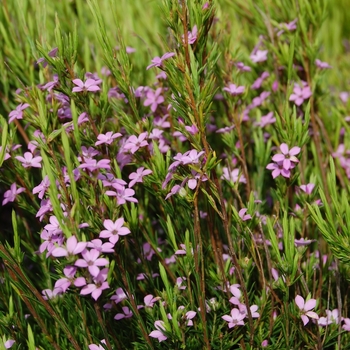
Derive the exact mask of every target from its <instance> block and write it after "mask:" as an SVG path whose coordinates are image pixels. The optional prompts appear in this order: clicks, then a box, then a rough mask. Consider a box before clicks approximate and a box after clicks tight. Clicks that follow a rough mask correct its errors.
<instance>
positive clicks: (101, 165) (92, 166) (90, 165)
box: [79, 159, 111, 171]
mask: <svg viewBox="0 0 350 350" xmlns="http://www.w3.org/2000/svg"><path fill="white" fill-rule="evenodd" d="M110 162H111V161H110V159H101V160H99V161H97V160H96V159H86V161H85V163H83V164H80V165H79V168H80V169H88V170H89V171H94V170H98V169H111V166H110V165H109V163H110Z"/></svg>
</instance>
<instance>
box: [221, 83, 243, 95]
mask: <svg viewBox="0 0 350 350" xmlns="http://www.w3.org/2000/svg"><path fill="white" fill-rule="evenodd" d="M244 89H245V88H244V86H236V84H232V83H229V84H228V87H224V88H223V89H222V90H223V91H227V92H228V93H229V94H230V95H232V96H237V95H241V94H243V93H244Z"/></svg>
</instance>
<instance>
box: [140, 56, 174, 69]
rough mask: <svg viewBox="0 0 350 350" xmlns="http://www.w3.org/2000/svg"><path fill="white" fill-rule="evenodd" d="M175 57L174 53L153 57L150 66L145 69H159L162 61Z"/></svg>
mask: <svg viewBox="0 0 350 350" xmlns="http://www.w3.org/2000/svg"><path fill="white" fill-rule="evenodd" d="M173 56H175V52H166V53H165V54H164V55H163V56H162V57H158V56H157V57H154V58H153V60H152V64H150V65H149V66H148V67H147V68H146V69H147V70H148V69H150V68H152V67H161V66H162V64H163V61H164V60H166V59H168V58H170V57H173Z"/></svg>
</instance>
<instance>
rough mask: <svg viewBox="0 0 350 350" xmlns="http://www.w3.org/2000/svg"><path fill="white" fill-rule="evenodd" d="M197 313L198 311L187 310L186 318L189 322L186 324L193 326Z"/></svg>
mask: <svg viewBox="0 0 350 350" xmlns="http://www.w3.org/2000/svg"><path fill="white" fill-rule="evenodd" d="M196 315H197V312H196V311H187V312H186V314H185V317H186V320H187V324H186V326H188V327H190V326H193V321H192V319H193V318H194V317H195V316H196Z"/></svg>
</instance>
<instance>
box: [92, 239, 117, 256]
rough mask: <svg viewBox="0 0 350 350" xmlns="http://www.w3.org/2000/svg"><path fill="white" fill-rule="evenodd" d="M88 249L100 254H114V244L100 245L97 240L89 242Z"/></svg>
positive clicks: (100, 242) (99, 241)
mask: <svg viewBox="0 0 350 350" xmlns="http://www.w3.org/2000/svg"><path fill="white" fill-rule="evenodd" d="M87 247H88V248H94V249H96V250H98V251H99V252H100V253H113V252H114V244H112V243H109V242H106V243H102V241H101V240H100V239H98V238H96V239H93V240H91V241H90V242H88V244H87Z"/></svg>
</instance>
